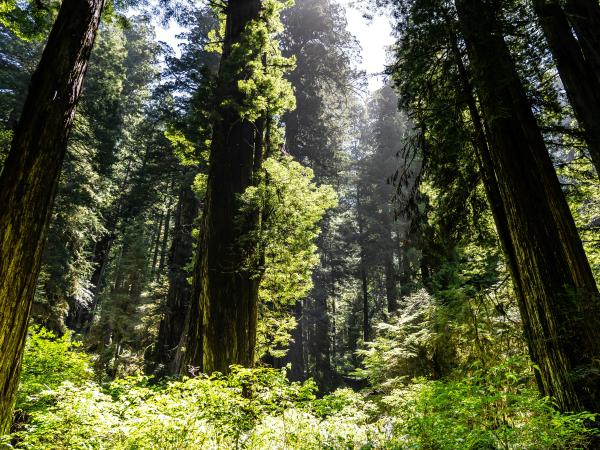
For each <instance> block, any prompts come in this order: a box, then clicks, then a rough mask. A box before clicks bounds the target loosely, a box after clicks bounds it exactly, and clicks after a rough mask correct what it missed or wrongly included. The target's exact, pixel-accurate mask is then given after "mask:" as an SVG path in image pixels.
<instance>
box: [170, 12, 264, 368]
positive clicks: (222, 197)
mask: <svg viewBox="0 0 600 450" xmlns="http://www.w3.org/2000/svg"><path fill="white" fill-rule="evenodd" d="M260 11H261V1H260V0H230V1H229V2H228V4H227V8H226V10H225V12H226V26H225V39H224V43H223V53H222V56H221V63H220V67H219V76H218V82H217V91H216V98H215V104H217V105H219V106H218V107H217V111H216V114H215V117H216V119H215V120H214V122H213V136H212V142H211V152H210V169H209V178H208V187H207V193H206V198H205V202H204V211H203V219H202V225H201V239H200V246H199V254H198V258H197V264H196V269H195V276H194V286H193V298H192V305H191V310H190V314H189V318H188V324H187V327H186V328H187V329H186V336H185V337H184V343H182V345H181V346H180V350H181V351H182V352H184V353H183V358H181V361H180V362H179V364H180V365H181V366H182V367H181V370H183V371H186V370H187V369H188V368H189V367H190V366H192V367H196V368H199V369H200V370H202V371H203V372H206V373H211V372H215V371H219V372H222V373H227V372H229V366H230V365H232V364H239V365H242V366H246V367H249V366H252V365H253V364H254V360H255V347H256V326H257V320H258V286H259V283H260V276H258V273H257V270H256V268H255V267H252V263H250V264H249V260H251V259H252V256H251V255H252V254H253V253H254V252H255V251H256V248H254V247H255V246H254V245H253V243H252V242H247V241H248V239H243V238H244V237H245V236H246V235H247V233H248V232H249V231H251V230H252V229H253V228H254V227H255V226H256V220H257V219H258V217H257V215H253V214H249V215H248V217H241V215H240V213H239V208H240V204H239V198H238V197H239V195H241V194H242V193H244V192H245V190H246V189H247V188H248V187H249V186H251V185H252V184H253V183H254V182H255V180H256V171H257V170H259V169H260V166H261V164H260V163H261V161H262V156H263V151H264V149H263V148H262V145H261V142H263V133H264V130H263V129H261V127H260V126H259V124H258V123H253V122H251V121H249V120H248V119H246V118H244V117H242V115H241V113H240V111H239V109H237V108H236V107H235V106H234V104H235V103H238V104H241V103H242V102H243V94H242V93H241V92H240V90H239V87H238V82H239V81H240V80H242V79H244V77H245V76H246V75H247V70H248V69H247V67H246V61H243V60H240V59H239V58H236V57H235V55H232V48H233V46H235V45H236V44H238V43H239V42H240V41H241V39H242V37H243V32H244V30H245V28H246V26H247V25H248V24H249V23H250V22H252V21H254V20H257V19H259V15H260Z"/></svg>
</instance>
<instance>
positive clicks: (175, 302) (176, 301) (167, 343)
mask: <svg viewBox="0 0 600 450" xmlns="http://www.w3.org/2000/svg"><path fill="white" fill-rule="evenodd" d="M191 183H192V180H190V179H188V180H186V181H185V183H184V186H182V188H181V190H180V192H179V201H178V204H177V210H176V216H175V226H174V228H173V241H172V243H171V251H170V253H171V254H170V257H169V291H168V293H167V300H166V305H165V310H164V315H163V318H162V320H161V322H160V325H159V329H158V338H157V341H156V344H155V345H154V348H153V350H152V354H151V355H150V357H149V361H148V363H149V364H148V369H149V370H150V371H151V372H154V373H155V374H156V375H158V376H164V375H175V374H177V372H178V368H177V367H174V358H175V354H176V350H177V346H178V345H179V342H180V339H181V335H182V333H183V326H184V324H185V320H186V316H187V312H188V310H189V307H190V302H191V294H192V287H191V286H190V283H189V282H188V277H189V276H190V270H189V268H188V265H189V264H191V260H192V253H193V237H192V229H193V226H194V221H195V220H196V217H197V216H198V211H199V202H198V199H196V196H195V195H194V193H193V192H192V189H191Z"/></svg>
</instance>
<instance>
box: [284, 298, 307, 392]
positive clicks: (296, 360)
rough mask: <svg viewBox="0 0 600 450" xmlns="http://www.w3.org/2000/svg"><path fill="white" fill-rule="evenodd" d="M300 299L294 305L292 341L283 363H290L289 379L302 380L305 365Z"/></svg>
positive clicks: (303, 378)
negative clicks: (294, 326)
mask: <svg viewBox="0 0 600 450" xmlns="http://www.w3.org/2000/svg"><path fill="white" fill-rule="evenodd" d="M302 303H303V302H302V300H299V301H297V302H296V305H295V306H294V318H295V319H296V328H294V330H293V331H292V342H290V348H289V351H288V353H287V355H286V357H285V361H284V362H285V363H288V362H289V363H290V364H291V366H292V367H291V369H290V370H289V372H288V378H289V379H290V381H304V380H305V379H306V367H305V364H304V334H303V333H304V326H303V321H304V317H303V311H302V309H303V305H302Z"/></svg>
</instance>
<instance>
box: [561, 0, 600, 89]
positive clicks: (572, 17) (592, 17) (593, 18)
mask: <svg viewBox="0 0 600 450" xmlns="http://www.w3.org/2000/svg"><path fill="white" fill-rule="evenodd" d="M565 12H566V13H567V16H568V18H569V22H570V23H571V26H572V27H573V29H574V30H575V35H576V36H577V40H578V41H579V45H580V46H581V50H582V52H583V56H584V57H585V59H586V61H587V62H588V64H590V66H591V67H592V70H593V71H594V73H595V74H596V78H597V79H598V82H599V83H600V4H598V0H566V2H565Z"/></svg>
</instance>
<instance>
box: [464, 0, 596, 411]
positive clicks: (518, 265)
mask: <svg viewBox="0 0 600 450" xmlns="http://www.w3.org/2000/svg"><path fill="white" fill-rule="evenodd" d="M456 7H457V11H458V15H459V20H460V25H461V30H462V33H463V37H464V39H465V42H466V44H467V51H468V55H469V60H470V63H471V67H472V69H473V73H474V85H475V88H476V91H477V93H478V96H479V99H480V102H481V106H482V110H483V116H484V119H485V123H486V125H487V129H488V135H489V143H490V145H489V150H490V157H491V164H492V165H493V169H494V173H495V175H496V179H497V181H498V188H499V191H500V196H501V199H502V204H503V206H504V213H505V215H506V223H507V225H508V228H509V236H510V242H508V243H507V247H511V248H513V249H514V252H515V254H514V258H515V270H516V273H514V274H513V276H514V277H515V285H516V286H519V287H520V289H521V290H522V298H521V305H520V306H521V311H522V313H523V325H524V328H525V336H526V338H527V339H528V341H529V342H528V343H529V348H530V351H531V353H532V359H533V360H534V361H536V362H537V364H538V366H539V376H540V381H541V383H542V386H543V391H544V393H545V394H547V395H549V396H551V397H553V398H554V399H555V400H556V402H557V404H558V405H559V407H560V409H561V410H563V411H581V410H589V411H592V412H599V411H600V377H599V376H598V375H596V373H598V370H597V369H598V368H597V364H598V363H597V362H596V361H598V357H599V356H600V339H599V337H600V336H599V334H600V300H599V295H598V290H597V287H596V284H595V281H594V278H593V276H592V271H591V269H590V266H589V263H588V261H587V259H586V256H585V253H584V250H583V247H582V244H581V240H580V239H579V236H578V234H577V229H576V227H575V223H574V221H573V218H572V215H571V212H570V210H569V207H568V205H567V203H566V201H565V198H564V195H563V193H562V191H561V189H560V185H559V183H558V179H557V176H556V173H555V171H554V168H553V165H552V162H551V160H550V157H549V155H548V152H547V150H546V147H545V144H544V141H543V138H542V135H541V133H540V131H539V127H538V125H537V123H536V121H535V117H534V116H533V113H532V111H531V107H530V105H529V103H528V100H527V97H526V95H525V92H524V89H523V86H522V84H521V81H520V79H519V77H518V74H517V71H516V69H515V66H514V63H513V61H512V58H511V56H510V53H509V50H508V46H507V44H506V43H505V42H504V39H503V37H502V34H501V31H500V26H499V23H498V20H497V18H496V17H495V14H494V9H493V8H492V7H490V5H488V3H487V2H484V1H482V0H456ZM501 237H502V236H501ZM504 239H507V237H505V238H504Z"/></svg>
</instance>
